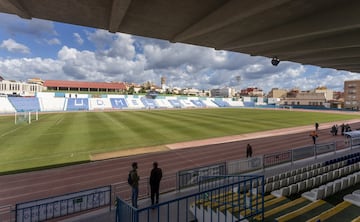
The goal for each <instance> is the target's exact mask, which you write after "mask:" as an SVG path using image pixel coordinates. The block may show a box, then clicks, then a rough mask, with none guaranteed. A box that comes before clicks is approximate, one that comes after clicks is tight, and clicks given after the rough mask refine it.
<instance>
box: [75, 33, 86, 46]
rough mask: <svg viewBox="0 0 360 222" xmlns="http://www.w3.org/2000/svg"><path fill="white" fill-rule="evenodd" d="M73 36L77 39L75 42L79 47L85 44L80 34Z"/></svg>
mask: <svg viewBox="0 0 360 222" xmlns="http://www.w3.org/2000/svg"><path fill="white" fill-rule="evenodd" d="M73 36H74V38H75V42H77V43H78V44H79V45H82V44H83V43H84V39H83V38H81V36H80V34H79V33H74V34H73Z"/></svg>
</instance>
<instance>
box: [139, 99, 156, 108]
mask: <svg viewBox="0 0 360 222" xmlns="http://www.w3.org/2000/svg"><path fill="white" fill-rule="evenodd" d="M140 100H141V102H142V103H143V104H144V106H145V108H146V109H156V108H158V107H159V106H158V105H157V103H156V102H155V99H149V98H146V97H141V98H140Z"/></svg>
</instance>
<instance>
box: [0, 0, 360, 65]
mask: <svg viewBox="0 0 360 222" xmlns="http://www.w3.org/2000/svg"><path fill="white" fill-rule="evenodd" d="M359 9H360V1H358V0H346V1H339V0H316V1H314V0H302V1H294V0H272V1H271V0H197V1H194V0H150V1H149V0H31V1H29V0H2V1H0V12H4V13H10V14H16V15H18V16H20V17H22V18H27V19H31V18H40V19H46V20H52V21H58V22H63V23H71V24H76V25H81V26H89V27H95V28H100V29H105V30H109V31H110V32H122V33H129V34H133V35H139V36H145V37H152V38H157V39H164V40H169V41H170V42H181V43H188V44H194V45H200V46H206V47H212V48H215V49H218V50H229V51H234V52H241V53H246V54H249V55H258V56H265V57H269V58H273V57H278V58H279V59H280V60H281V61H284V60H287V61H294V62H299V63H302V64H312V65H316V66H320V67H327V68H334V69H338V70H347V71H351V72H360V63H359V59H360V13H359Z"/></svg>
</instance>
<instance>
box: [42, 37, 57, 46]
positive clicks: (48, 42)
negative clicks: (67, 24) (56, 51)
mask: <svg viewBox="0 0 360 222" xmlns="http://www.w3.org/2000/svg"><path fill="white" fill-rule="evenodd" d="M45 42H46V43H47V44H48V45H61V41H60V40H59V39H58V38H52V39H46V40H45Z"/></svg>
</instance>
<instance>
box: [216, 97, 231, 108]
mask: <svg viewBox="0 0 360 222" xmlns="http://www.w3.org/2000/svg"><path fill="white" fill-rule="evenodd" d="M212 101H213V102H214V103H215V104H216V105H217V106H218V107H230V104H229V103H227V102H226V101H224V100H223V99H222V98H214V99H213V100H212Z"/></svg>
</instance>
